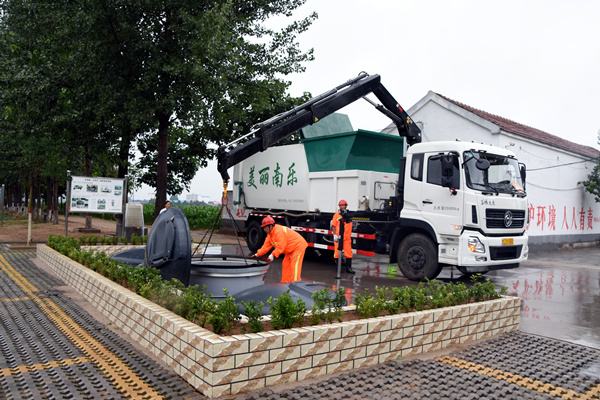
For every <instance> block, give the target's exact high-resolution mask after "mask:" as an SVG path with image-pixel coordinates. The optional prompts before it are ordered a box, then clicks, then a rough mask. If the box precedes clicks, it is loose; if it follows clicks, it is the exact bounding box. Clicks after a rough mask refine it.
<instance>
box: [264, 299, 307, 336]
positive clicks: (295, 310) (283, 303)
mask: <svg viewBox="0 0 600 400" xmlns="http://www.w3.org/2000/svg"><path fill="white" fill-rule="evenodd" d="M267 303H268V304H269V305H270V306H271V325H273V328H275V329H289V328H291V327H293V326H294V324H295V323H298V322H301V321H302V320H303V319H304V314H305V313H306V304H305V303H304V302H303V301H302V300H301V299H298V301H294V299H292V296H290V291H289V290H288V291H287V292H285V293H283V294H282V295H281V296H279V297H277V298H276V299H273V298H272V297H269V299H268V300H267Z"/></svg>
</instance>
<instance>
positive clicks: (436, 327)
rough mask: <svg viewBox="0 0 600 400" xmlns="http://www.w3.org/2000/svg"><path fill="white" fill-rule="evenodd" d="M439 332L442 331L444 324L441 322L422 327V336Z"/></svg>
mask: <svg viewBox="0 0 600 400" xmlns="http://www.w3.org/2000/svg"><path fill="white" fill-rule="evenodd" d="M441 330H444V324H443V322H441V321H440V322H432V323H429V324H425V325H423V333H424V334H428V333H433V332H438V331H441Z"/></svg>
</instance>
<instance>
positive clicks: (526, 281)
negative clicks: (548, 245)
mask: <svg viewBox="0 0 600 400" xmlns="http://www.w3.org/2000/svg"><path fill="white" fill-rule="evenodd" d="M243 251H244V252H243V253H242V250H240V248H239V246H237V245H236V246H222V247H221V246H216V247H213V248H210V251H209V252H223V253H228V254H240V253H242V254H247V253H248V250H247V249H244V250H243ZM352 268H353V269H354V270H355V271H356V274H355V275H349V274H346V273H342V279H341V281H340V282H339V285H340V286H342V287H344V288H346V299H347V301H348V302H349V303H351V302H352V301H353V300H354V297H355V295H356V293H357V292H360V291H362V290H365V289H369V290H373V289H374V288H375V287H376V286H404V285H414V284H415V283H414V282H412V281H409V280H408V279H406V278H404V277H403V276H402V273H401V272H399V270H398V268H397V265H388V258H387V257H386V256H376V257H362V256H358V257H355V258H354V261H353V264H352ZM335 273H336V265H335V263H334V262H333V260H329V259H326V258H318V257H315V256H311V254H309V253H308V252H307V255H306V257H305V259H304V265H303V268H302V279H303V280H306V281H318V282H323V283H326V284H328V285H329V286H331V287H335V286H336V284H338V282H336V279H335ZM486 276H487V277H489V278H490V279H491V280H492V281H494V282H495V283H496V284H498V285H499V286H504V287H506V288H508V293H509V294H513V295H516V296H519V297H521V298H522V300H523V309H522V312H521V318H522V319H521V331H522V332H528V333H533V334H537V335H543V336H547V337H551V338H555V339H560V340H567V341H570V342H572V343H577V344H582V345H585V346H590V347H594V348H597V349H600V248H598V247H593V248H579V249H569V250H555V251H546V252H543V253H537V254H536V253H533V254H532V255H530V259H529V260H528V261H526V262H525V263H523V264H522V265H521V266H520V267H519V268H517V269H509V270H498V271H492V272H490V273H488V274H487V275H486ZM280 278H281V261H280V260H278V261H276V262H275V263H274V264H273V265H272V267H271V268H270V270H269V272H268V273H267V275H266V278H265V280H266V282H278V281H279V279H280ZM438 279H440V280H442V281H446V282H450V281H464V282H469V279H467V278H465V277H464V276H462V275H461V273H460V272H458V271H457V270H454V271H451V270H450V269H449V268H447V269H444V270H442V273H441V274H440V276H439V277H438Z"/></svg>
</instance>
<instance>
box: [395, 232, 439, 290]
mask: <svg viewBox="0 0 600 400" xmlns="http://www.w3.org/2000/svg"><path fill="white" fill-rule="evenodd" d="M398 267H399V268H400V271H402V274H404V276H405V277H407V278H408V279H410V280H411V281H422V280H424V279H434V278H435V277H437V276H438V275H439V273H440V271H441V269H442V266H441V265H440V264H439V263H438V254H437V249H436V246H435V244H434V243H433V242H432V241H431V239H429V238H428V237H427V236H425V235H423V234H421V233H413V234H410V235H408V236H407V237H405V238H404V239H403V240H402V241H401V242H400V246H399V247H398Z"/></svg>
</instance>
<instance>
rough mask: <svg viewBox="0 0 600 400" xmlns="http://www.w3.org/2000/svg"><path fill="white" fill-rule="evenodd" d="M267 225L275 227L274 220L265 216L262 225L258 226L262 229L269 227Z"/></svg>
mask: <svg viewBox="0 0 600 400" xmlns="http://www.w3.org/2000/svg"><path fill="white" fill-rule="evenodd" d="M269 225H275V220H274V219H273V217H271V216H269V215H267V216H266V217H264V218H263V220H262V223H261V224H260V227H261V228H264V227H265V226H269Z"/></svg>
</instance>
